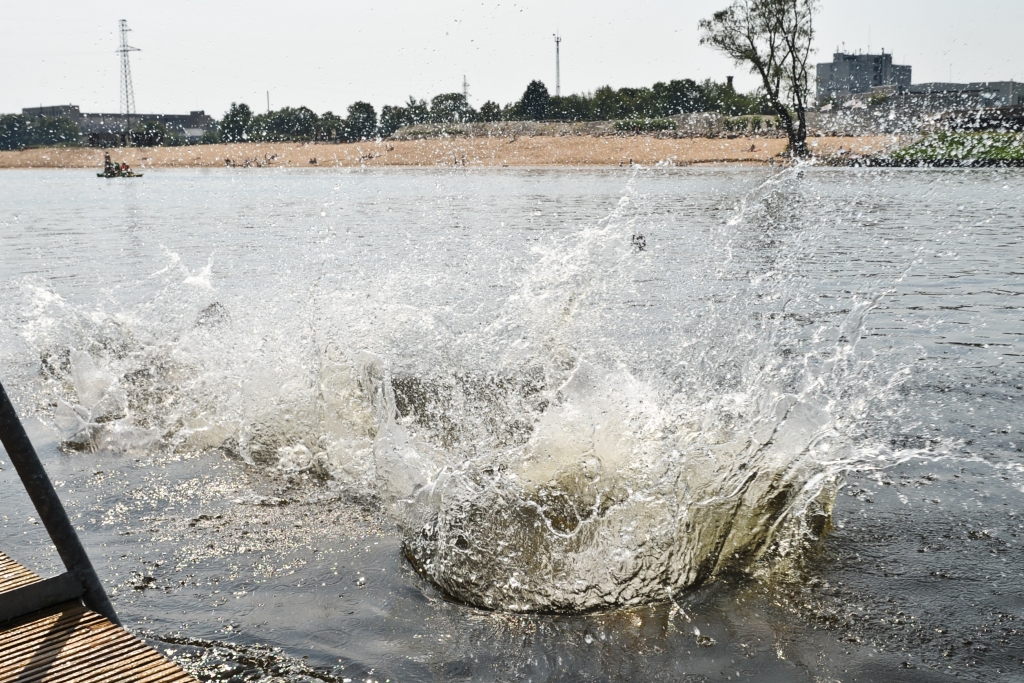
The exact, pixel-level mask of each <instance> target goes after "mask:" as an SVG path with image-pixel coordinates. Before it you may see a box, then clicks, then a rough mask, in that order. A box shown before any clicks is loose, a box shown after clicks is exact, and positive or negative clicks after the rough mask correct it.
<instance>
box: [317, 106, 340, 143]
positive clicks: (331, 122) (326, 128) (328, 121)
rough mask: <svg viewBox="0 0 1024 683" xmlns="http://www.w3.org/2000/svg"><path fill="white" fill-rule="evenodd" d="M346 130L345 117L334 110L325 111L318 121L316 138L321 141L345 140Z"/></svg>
mask: <svg viewBox="0 0 1024 683" xmlns="http://www.w3.org/2000/svg"><path fill="white" fill-rule="evenodd" d="M346 130H347V129H346V125H345V119H343V118H341V117H340V116H338V115H337V114H335V113H334V112H333V111H325V112H324V113H323V114H321V115H320V118H319V119H318V120H317V122H316V139H317V140H318V141H320V142H344V141H345V140H346Z"/></svg>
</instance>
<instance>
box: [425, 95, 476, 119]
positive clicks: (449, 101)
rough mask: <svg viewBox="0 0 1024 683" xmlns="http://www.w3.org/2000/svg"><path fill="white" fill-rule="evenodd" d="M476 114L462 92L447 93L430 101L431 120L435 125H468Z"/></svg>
mask: <svg viewBox="0 0 1024 683" xmlns="http://www.w3.org/2000/svg"><path fill="white" fill-rule="evenodd" d="M475 114H476V112H474V111H473V109H472V107H470V106H469V103H468V102H467V101H466V96H465V95H463V94H462V93H460V92H453V93H445V94H443V95H438V96H437V97H435V98H434V99H432V100H430V120H431V122H433V123H466V122H467V121H472V120H473V119H474V118H475V116H474V115H475Z"/></svg>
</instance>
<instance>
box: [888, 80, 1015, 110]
mask: <svg viewBox="0 0 1024 683" xmlns="http://www.w3.org/2000/svg"><path fill="white" fill-rule="evenodd" d="M907 93H909V94H910V95H912V96H915V97H922V98H929V99H933V100H935V101H937V102H939V101H944V102H949V104H950V105H964V106H971V107H974V106H982V107H1006V106H1011V105H1021V104H1024V84H1022V83H1019V82H1017V81H981V82H977V83H916V84H914V85H911V86H910V87H909V88H907Z"/></svg>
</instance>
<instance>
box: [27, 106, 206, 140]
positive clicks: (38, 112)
mask: <svg viewBox="0 0 1024 683" xmlns="http://www.w3.org/2000/svg"><path fill="white" fill-rule="evenodd" d="M21 113H22V114H24V115H25V116H49V117H64V118H67V119H70V120H71V121H73V122H75V123H76V124H77V125H78V128H79V130H81V131H82V133H83V134H85V135H99V136H103V135H118V134H121V133H124V132H126V131H127V130H129V129H130V128H133V127H135V126H137V125H138V124H140V123H146V122H149V121H158V122H160V123H162V124H164V125H165V126H167V128H168V129H169V130H172V131H174V132H176V133H178V134H179V135H183V136H184V137H185V138H186V139H187V140H188V141H189V142H194V141H196V140H198V139H199V138H201V137H202V136H203V133H205V132H206V131H208V130H212V129H213V128H214V127H215V126H216V125H217V122H216V121H215V120H214V119H213V117H212V116H209V115H208V114H207V113H206V112H204V111H203V110H201V109H200V110H198V111H191V112H189V113H188V114H132V115H131V116H130V117H129V116H128V115H127V114H83V113H82V112H81V110H80V109H79V107H78V105H76V104H61V105H56V106H52V107H26V108H25V109H22V110H21Z"/></svg>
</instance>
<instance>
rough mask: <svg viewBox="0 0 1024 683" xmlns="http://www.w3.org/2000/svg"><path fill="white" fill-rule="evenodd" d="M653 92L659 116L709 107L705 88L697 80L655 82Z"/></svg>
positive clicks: (687, 112)
mask: <svg viewBox="0 0 1024 683" xmlns="http://www.w3.org/2000/svg"><path fill="white" fill-rule="evenodd" d="M651 93H652V95H653V96H654V100H655V101H656V102H657V104H658V109H659V111H658V115H659V116H677V115H679V114H689V113H692V112H697V111H708V109H709V106H708V102H707V99H706V98H705V97H704V92H703V90H702V89H701V87H700V86H699V85H697V82H696V81H694V80H692V79H689V78H684V79H681V80H673V81H669V82H668V83H664V82H658V83H655V84H654V86H653V87H652V88H651Z"/></svg>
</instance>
